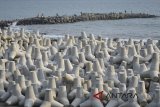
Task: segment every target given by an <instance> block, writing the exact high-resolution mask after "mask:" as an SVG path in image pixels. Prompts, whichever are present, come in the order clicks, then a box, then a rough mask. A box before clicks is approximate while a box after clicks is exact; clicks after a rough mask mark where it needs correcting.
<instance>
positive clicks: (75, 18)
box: [0, 12, 159, 28]
mask: <svg viewBox="0 0 160 107" xmlns="http://www.w3.org/2000/svg"><path fill="white" fill-rule="evenodd" d="M156 17H159V16H156V15H151V14H146V13H122V12H119V13H113V12H112V13H81V14H80V15H76V14H74V15H72V16H67V15H62V16H59V15H58V14H57V16H47V17H45V16H43V14H42V15H41V16H39V15H38V16H37V17H31V18H24V19H16V20H7V21H4V20H2V21H0V28H5V27H9V26H10V25H11V24H12V23H13V22H17V24H16V25H37V24H40V25H44V24H66V23H76V22H84V21H96V20H120V19H132V18H156Z"/></svg>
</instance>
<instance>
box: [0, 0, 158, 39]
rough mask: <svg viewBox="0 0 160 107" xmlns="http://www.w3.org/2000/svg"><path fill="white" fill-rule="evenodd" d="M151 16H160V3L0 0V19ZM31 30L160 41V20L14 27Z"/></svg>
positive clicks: (148, 0) (143, 0)
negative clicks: (114, 14) (122, 14)
mask: <svg viewBox="0 0 160 107" xmlns="http://www.w3.org/2000/svg"><path fill="white" fill-rule="evenodd" d="M124 11H127V12H128V13H129V12H132V13H138V12H142V13H148V14H153V15H157V16H160V0H0V20H12V19H21V18H28V17H35V16H37V15H38V14H39V15H41V14H43V15H44V16H55V15H56V14H58V15H74V14H77V15H79V14H80V13H81V12H93V13H109V12H124ZM12 27H13V28H17V29H19V28H25V29H26V30H30V31H37V30H39V31H40V32H41V33H45V34H46V35H48V36H50V37H55V36H64V35H65V34H69V35H73V36H79V35H80V34H81V32H82V31H85V32H86V33H87V34H90V33H92V34H94V35H96V36H99V35H101V36H103V37H106V38H134V39H147V38H152V39H155V40H159V39H160V18H136V19H121V20H101V21H86V22H77V23H68V24H55V25H54V24H52V25H29V26H14V25H13V26H12Z"/></svg>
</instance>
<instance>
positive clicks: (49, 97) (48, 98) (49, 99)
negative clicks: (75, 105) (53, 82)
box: [40, 89, 64, 107]
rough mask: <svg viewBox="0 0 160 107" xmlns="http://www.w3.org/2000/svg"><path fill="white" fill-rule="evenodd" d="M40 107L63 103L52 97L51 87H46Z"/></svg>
mask: <svg viewBox="0 0 160 107" xmlns="http://www.w3.org/2000/svg"><path fill="white" fill-rule="evenodd" d="M40 107H64V105H63V104H61V103H59V102H57V101H56V100H54V99H53V95H52V90H51V89H46V90H45V98H44V101H43V102H42V104H41V105H40Z"/></svg>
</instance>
